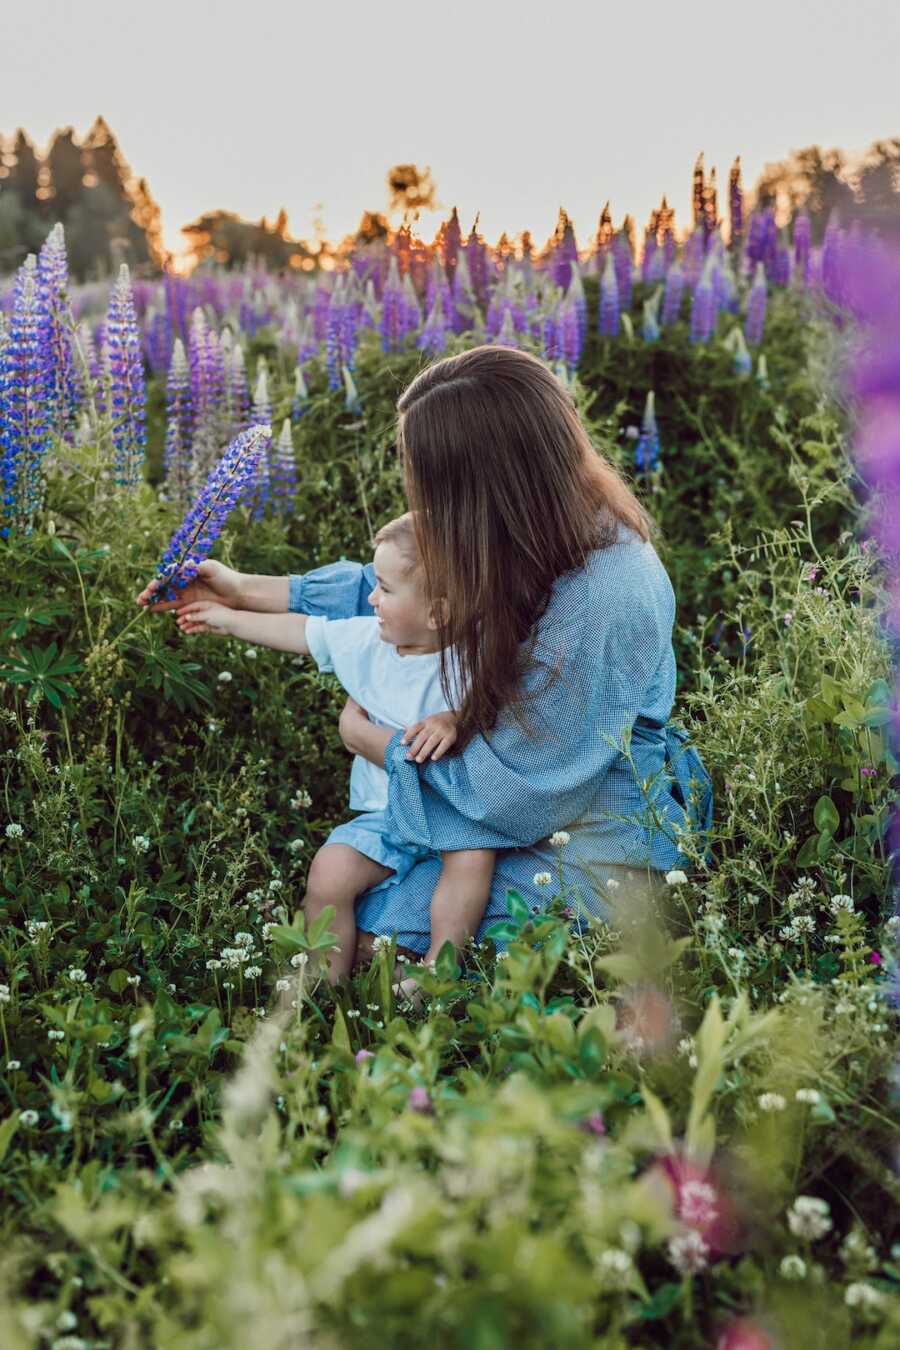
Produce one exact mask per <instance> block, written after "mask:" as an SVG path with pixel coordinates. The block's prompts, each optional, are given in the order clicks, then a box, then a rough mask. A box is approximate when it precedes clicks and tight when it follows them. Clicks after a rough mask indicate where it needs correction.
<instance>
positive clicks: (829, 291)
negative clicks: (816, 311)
mask: <svg viewBox="0 0 900 1350" xmlns="http://www.w3.org/2000/svg"><path fill="white" fill-rule="evenodd" d="M843 243H844V233H843V231H842V229H841V227H840V225H839V224H838V222H837V216H836V213H835V212H834V211H832V213H831V216H830V217H829V220H828V224H827V225H826V226H825V235H824V237H823V239H822V289H823V291H824V292H825V295H826V297H827V298H828V299H829V300H830V301H831V303H832V304H833V305H840V304H841V303H842V300H843V292H842V289H841V283H842V279H843V274H844V271H845V269H843V268H842V267H841V250H842V247H843Z"/></svg>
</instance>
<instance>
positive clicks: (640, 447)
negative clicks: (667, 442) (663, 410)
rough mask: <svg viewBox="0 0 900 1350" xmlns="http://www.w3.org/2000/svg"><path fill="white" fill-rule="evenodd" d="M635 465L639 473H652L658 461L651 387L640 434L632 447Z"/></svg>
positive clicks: (657, 434) (656, 429)
mask: <svg viewBox="0 0 900 1350" xmlns="http://www.w3.org/2000/svg"><path fill="white" fill-rule="evenodd" d="M634 461H635V467H636V468H637V470H638V472H639V473H652V472H653V470H654V469H655V468H656V466H657V464H658V463H659V429H658V427H657V425H656V411H655V408H654V394H653V390H652V389H651V390H650V392H649V394H648V395H647V400H646V402H645V404H644V415H643V417H642V419H641V434H640V436H639V437H638V440H637V445H636V446H635V448H634Z"/></svg>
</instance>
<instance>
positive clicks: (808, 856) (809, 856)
mask: <svg viewBox="0 0 900 1350" xmlns="http://www.w3.org/2000/svg"><path fill="white" fill-rule="evenodd" d="M818 842H819V836H818V835H817V834H811V835H810V836H809V838H808V839H806V840H804V843H803V847H802V848H801V849H800V852H799V853H798V854H797V857H796V858H795V859H794V861H795V862H796V864H797V866H798V867H809V866H810V864H811V863H814V862H815V861H816V856H817V855H816V846H817V844H818Z"/></svg>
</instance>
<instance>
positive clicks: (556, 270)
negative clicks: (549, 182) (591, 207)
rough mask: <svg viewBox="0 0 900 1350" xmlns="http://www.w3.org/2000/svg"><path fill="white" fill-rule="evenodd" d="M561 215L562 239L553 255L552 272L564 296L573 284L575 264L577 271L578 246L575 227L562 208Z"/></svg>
mask: <svg viewBox="0 0 900 1350" xmlns="http://www.w3.org/2000/svg"><path fill="white" fill-rule="evenodd" d="M559 214H560V221H559V224H560V225H561V226H562V237H561V239H560V241H559V243H558V244H557V245H556V248H555V250H554V253H553V264H552V268H551V272H552V276H553V280H554V281H555V282H556V284H557V286H559V287H560V289H561V290H562V292H563V294H567V293H568V290H569V286H570V285H571V282H572V267H573V264H574V266H575V268H576V269H577V267H578V245H577V243H576V242H575V227H574V226H573V224H572V222H571V220H569V218H568V216H567V215H566V213H565V211H563V209H562V207H560V213H559ZM557 228H559V227H557Z"/></svg>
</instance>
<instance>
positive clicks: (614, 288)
mask: <svg viewBox="0 0 900 1350" xmlns="http://www.w3.org/2000/svg"><path fill="white" fill-rule="evenodd" d="M598 331H599V333H600V335H601V337H615V336H616V334H617V333H618V331H619V283H618V281H617V280H616V265H615V261H614V259H613V255H612V253H608V254H607V255H606V265H605V266H604V268H603V276H602V277H601V278H600V314H599V324H598Z"/></svg>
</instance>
